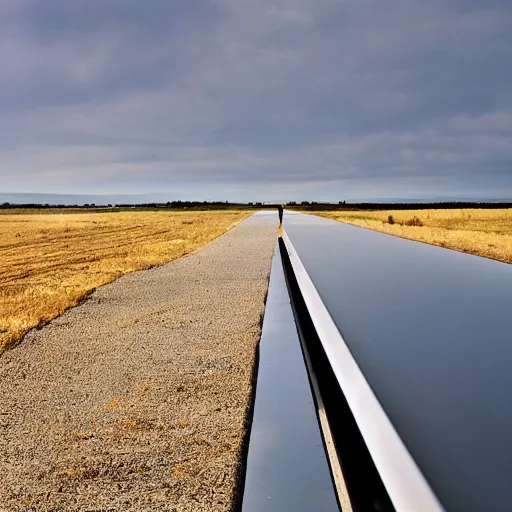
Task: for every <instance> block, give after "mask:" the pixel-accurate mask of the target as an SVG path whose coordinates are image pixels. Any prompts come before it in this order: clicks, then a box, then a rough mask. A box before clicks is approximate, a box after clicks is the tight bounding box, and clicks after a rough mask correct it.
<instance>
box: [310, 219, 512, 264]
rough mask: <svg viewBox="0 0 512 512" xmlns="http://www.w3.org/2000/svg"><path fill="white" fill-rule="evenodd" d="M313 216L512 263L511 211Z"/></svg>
mask: <svg viewBox="0 0 512 512" xmlns="http://www.w3.org/2000/svg"><path fill="white" fill-rule="evenodd" d="M315 214H316V215H320V216H321V217H326V218H330V219H335V220H338V221H341V222H347V223H349V224H355V225H356V226H361V227H364V228H369V229H374V230H376V231H382V232H383V233H388V234H390V235H395V236H399V237H402V238H408V239H411V240H418V241H420V242H425V243H428V244H433V245H439V246H441V247H447V248H449V249H455V250H457V251H462V252H467V253H471V254H476V255H479V256H484V257H486V258H491V259H495V260H499V261H503V262H506V263H511V262H512V209H458V210H436V209H431V210H408V211H407V210H384V211H332V212H319V213H316V212H315Z"/></svg>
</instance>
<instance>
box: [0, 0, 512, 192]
mask: <svg viewBox="0 0 512 512" xmlns="http://www.w3.org/2000/svg"><path fill="white" fill-rule="evenodd" d="M510 26H512V5H511V4H510V2H508V1H498V0H492V1H488V2H485V3H483V2H477V1H476V0H470V1H468V0H451V1H441V0H433V1H431V2H428V3H427V2H419V1H418V0H414V1H413V0H395V1H392V2H381V1H378V0H357V1H356V0H294V1H291V0H280V1H275V0H273V1H272V2H270V1H267V0H259V1H256V0H215V1H214V0H212V1H206V0H194V1H191V2H179V1H177V0H175V1H169V0H153V1H152V2H151V3H150V4H148V5H142V4H141V3H140V2H139V1H138V0H112V1H110V2H101V1H100V0H90V1H88V2H80V1H78V0H77V1H73V0H33V1H31V2H19V1H17V0H4V2H2V4H1V6H0V64H1V65H0V84H1V90H2V93H1V94H0V135H1V138H0V178H2V182H3V183H2V189H4V190H13V191H62V192H102V191H111V192H128V193H139V192H153V191H159V192H162V191H168V192H169V194H170V195H171V196H172V195H173V194H176V195H179V194H181V195H182V196H183V195H184V194H185V195H187V194H190V195H192V196H195V197H198V198H213V196H219V197H221V198H224V197H225V195H224V194H225V193H227V191H229V193H230V194H232V197H233V199H248V200H250V199H264V198H266V197H269V198H283V199H293V198H305V197H307V196H310V197H315V198H318V199H338V198H351V197H354V198H355V197H361V196H366V197H368V196H373V197H379V196H386V195H392V196H399V195H400V196H404V195H405V196H414V197H418V196H424V195H436V196H439V195H443V194H446V195H450V196H454V195H472V196H475V195H490V196H492V195H498V196H501V197H502V196H504V195H511V196H512V172H511V171H512V169H511V164H512V31H510Z"/></svg>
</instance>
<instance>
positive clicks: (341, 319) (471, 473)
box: [284, 214, 512, 512]
mask: <svg viewBox="0 0 512 512" xmlns="http://www.w3.org/2000/svg"><path fill="white" fill-rule="evenodd" d="M284 226H285V229H286V232H287V234H288V236H289V238H290V240H291V241H292V243H293V245H294V246H295V248H296V250H297V253H298V255H299V257H300V258H301V260H302V262H303V264H304V266H305V268H306V270H307V272H308V273H309V275H310V277H311V279H312V281H313V282H314V284H315V286H316V288H317V290H318V292H319V294H320V296H321V298H322V300H323V301H324V303H325V305H326V307H327V309H328V310H329V312H330V313H331V315H332V317H333V319H334V321H335V323H336V325H337V326H338V328H339V330H340V332H341V334H342V336H343V338H344V339H345V341H346V342H347V344H348V346H349V348H350V350H351V352H352V354H353V355H354V357H355V359H356V361H357V362H358V364H359V366H360V367H361V369H362V371H363V373H364V375H365V376H366V378H367V380H368V382H369V383H370V385H371V387H372V389H373V390H374V392H375V394H376V395H377V397H378V399H379V400H380V402H381V404H382V405H383V407H384V409H385V411H386V412H387V414H388V416H389V418H390V419H391V421H392V422H393V424H394V425H395V427H396V429H397V431H398V433H399V434H400V436H401V437H402V439H403V440H404V442H405V444H406V445H407V447H408V448H409V451H410V452H411V454H412V455H413V457H414V459H415V460H416V462H417V463H418V465H419V466H420V468H421V469H422V471H423V473H424V475H425V476H426V478H427V479H428V480H429V482H430V484H431V485H432V488H433V490H434V492H435V493H436V494H437V496H438V497H439V499H440V501H441V503H442V504H443V505H444V507H445V508H446V509H447V510H449V511H455V512H458V511H464V512H471V511H475V512H482V511H485V512H494V511H508V510H512V499H511V497H510V496H511V494H510V489H511V485H512V268H511V267H510V266H509V265H507V264H504V263H499V262H495V261H491V260H488V259H484V258H480V257H477V256H471V255H467V254H463V253H459V252H455V251H451V250H447V249H442V248H439V247H434V246H430V245H426V244H422V243H419V242H412V241H409V240H404V239H400V238H397V237H393V236H389V235H385V234H382V233H377V232H374V231H370V230H366V229H362V228H358V227H354V226H350V225H346V224H342V223H339V222H335V221H329V220H325V219H321V218H318V217H314V216H310V215H298V214H285V222H284Z"/></svg>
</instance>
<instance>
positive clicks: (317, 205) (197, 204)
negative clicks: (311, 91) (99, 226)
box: [0, 201, 512, 211]
mask: <svg viewBox="0 0 512 512" xmlns="http://www.w3.org/2000/svg"><path fill="white" fill-rule="evenodd" d="M276 206H277V203H275V204H273V203H263V202H249V203H230V202H229V201H167V202H166V203H141V204H115V205H113V204H110V203H109V204H102V205H98V204H95V203H86V204H83V205H79V204H73V205H69V204H59V205H56V204H48V203H45V204H34V203H30V204H18V203H3V204H0V209H3V210H6V209H20V208H21V209H27V210H30V209H34V210H44V209H68V210H74V209H75V210H84V209H86V210H90V209H92V210H102V211H105V210H108V211H119V210H120V209H122V210H127V209H129V210H133V209H137V210H186V209H192V210H226V209H231V208H249V209H261V208H275V207H276ZM286 206H288V207H290V208H296V209H300V210H309V211H322V210H427V209H459V208H485V209H491V208H512V202H497V203H492V202H479V201H449V202H436V203H347V202H346V201H339V202H337V203H321V202H318V201H301V202H297V201H289V202H288V203H286Z"/></svg>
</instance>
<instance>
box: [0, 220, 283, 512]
mask: <svg viewBox="0 0 512 512" xmlns="http://www.w3.org/2000/svg"><path fill="white" fill-rule="evenodd" d="M276 221H277V215H275V214H274V215H271V216H270V215H265V214H256V215H254V216H252V217H250V218H249V219H247V220H245V221H244V222H242V223H241V224H239V225H238V226H237V227H236V228H234V229H232V230H231V231H230V232H228V233H226V234H225V235H223V236H222V237H220V238H218V239H216V240H215V241H213V242H212V243H210V244H209V245H207V246H205V247H203V248H202V249H200V250H198V251H196V252H195V253H193V254H191V255H189V256H186V257H183V258H181V259H179V260H176V261H174V262H172V263H169V264H167V265H164V266H162V267H158V268H154V269H151V270H147V271H142V272H136V273H133V274H129V275H126V276H123V277H121V278H120V279H118V280H117V281H115V282H114V283H112V284H109V285H107V286H104V287H102V288H100V289H98V290H97V291H96V292H95V293H94V294H93V295H92V296H91V297H90V298H89V299H88V300H87V301H86V302H84V303H83V304H82V305H80V306H78V307H76V308H74V309H71V310H69V311H68V312H66V313H65V314H64V315H62V316H61V317H60V318H58V319H56V320H54V321H53V322H51V323H50V324H49V325H47V326H46V327H44V328H42V329H40V330H37V331H32V332H30V333H29V334H28V335H27V336H26V338H25V339H24V341H23V342H22V343H21V344H20V345H19V346H18V347H17V348H15V349H13V350H10V351H7V352H6V353H5V354H4V355H3V356H2V357H1V358H0V475H1V478H2V481H1V483H0V511H2V512H3V511H57V510H58V511H61V510H64V511H82V512H93V511H95V512H99V511H109V512H114V511H149V510H151V511H159V510H168V511H176V512H177V511H179V512H182V511H193V512H200V511H215V512H217V511H227V510H230V509H231V507H232V504H233V500H234V497H235V494H236V488H237V485H236V482H237V478H238V472H239V468H240V454H241V446H242V441H243V437H244V434H245V418H246V413H247V409H248V404H249V400H250V393H251V378H252V371H253V364H254V354H255V347H256V344H257V342H258V339H259V334H260V319H261V315H262V314H263V310H264V298H265V293H266V289H267V284H268V274H269V271H270V262H271V256H272V252H273V249H274V245H275V242H276V229H277V222H276Z"/></svg>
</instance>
